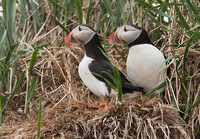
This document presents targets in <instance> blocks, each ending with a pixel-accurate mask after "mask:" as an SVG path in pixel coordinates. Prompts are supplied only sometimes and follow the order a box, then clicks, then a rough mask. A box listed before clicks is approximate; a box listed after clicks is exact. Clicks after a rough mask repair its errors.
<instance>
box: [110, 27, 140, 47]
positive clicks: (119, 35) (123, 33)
mask: <svg viewBox="0 0 200 139" xmlns="http://www.w3.org/2000/svg"><path fill="white" fill-rule="evenodd" d="M143 30H144V29H143V28H140V27H138V26H136V25H123V26H121V27H119V28H118V29H117V30H116V31H115V32H114V33H112V35H111V36H110V38H109V40H108V43H109V44H114V45H122V44H125V45H128V44H130V43H132V42H134V41H135V40H136V39H137V38H138V37H139V36H140V34H141V33H142V31H143Z"/></svg>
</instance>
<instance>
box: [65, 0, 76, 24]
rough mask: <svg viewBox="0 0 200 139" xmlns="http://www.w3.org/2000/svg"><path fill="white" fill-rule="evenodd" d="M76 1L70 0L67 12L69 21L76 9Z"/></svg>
mask: <svg viewBox="0 0 200 139" xmlns="http://www.w3.org/2000/svg"><path fill="white" fill-rule="evenodd" d="M74 2H75V0H70V1H69V4H68V10H67V11H66V13H67V19H66V21H68V19H69V18H70V17H71V16H72V13H73V9H74Z"/></svg>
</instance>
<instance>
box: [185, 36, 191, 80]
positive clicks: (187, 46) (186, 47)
mask: <svg viewBox="0 0 200 139" xmlns="http://www.w3.org/2000/svg"><path fill="white" fill-rule="evenodd" d="M192 37H193V36H192ZM192 37H191V38H190V39H189V40H188V42H187V44H186V46H185V52H184V57H183V82H184V84H185V79H186V76H185V74H186V73H185V69H186V59H187V53H188V50H189V47H190V43H191V42H192Z"/></svg>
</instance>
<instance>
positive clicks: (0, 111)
mask: <svg viewBox="0 0 200 139" xmlns="http://www.w3.org/2000/svg"><path fill="white" fill-rule="evenodd" d="M2 92H3V85H2V83H1V82H0V126H1V125H2V112H3V111H2V97H1V93H2Z"/></svg>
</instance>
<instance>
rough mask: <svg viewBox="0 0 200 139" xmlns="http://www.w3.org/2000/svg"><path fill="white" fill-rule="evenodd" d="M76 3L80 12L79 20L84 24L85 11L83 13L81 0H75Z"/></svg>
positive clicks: (78, 12)
mask: <svg viewBox="0 0 200 139" xmlns="http://www.w3.org/2000/svg"><path fill="white" fill-rule="evenodd" d="M75 3H76V10H77V14H78V21H79V24H82V19H83V13H82V5H81V1H80V0H75Z"/></svg>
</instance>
